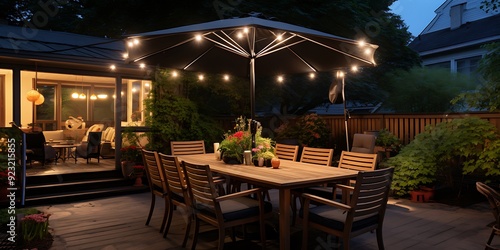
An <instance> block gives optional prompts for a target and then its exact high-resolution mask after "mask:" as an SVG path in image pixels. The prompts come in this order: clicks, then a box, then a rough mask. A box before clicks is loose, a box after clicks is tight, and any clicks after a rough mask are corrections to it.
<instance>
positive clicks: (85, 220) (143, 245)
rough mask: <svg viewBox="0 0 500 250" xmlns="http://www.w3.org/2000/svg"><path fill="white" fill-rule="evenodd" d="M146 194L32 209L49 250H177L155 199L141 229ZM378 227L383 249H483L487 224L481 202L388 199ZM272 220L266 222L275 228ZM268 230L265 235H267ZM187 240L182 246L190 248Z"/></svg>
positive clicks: (242, 245)
mask: <svg viewBox="0 0 500 250" xmlns="http://www.w3.org/2000/svg"><path fill="white" fill-rule="evenodd" d="M270 193H271V197H272V200H273V205H274V209H275V210H276V211H277V205H278V204H277V201H278V199H277V192H276V191H275V190H271V191H270ZM150 199H151V196H150V193H142V194H134V195H128V196H119V197H112V198H106V199H99V200H89V201H85V202H78V203H71V204H57V205H53V206H44V207H38V208H39V209H40V210H42V211H45V212H46V213H51V214H52V216H51V217H50V225H51V227H52V228H53V230H54V234H55V241H54V244H53V247H52V249H56V250H59V249H102V250H115V249H120V250H124V249H130V250H132V249H133V250H137V249H148V250H150V249H151V250H154V249H181V247H180V245H181V242H182V236H183V231H184V228H185V223H184V221H183V219H182V216H181V213H183V210H182V209H180V208H179V209H178V210H176V211H175V212H174V219H173V223H172V227H171V229H170V233H169V236H168V237H167V239H164V238H163V237H162V235H161V234H160V233H159V230H160V220H161V217H162V215H163V211H164V204H163V201H162V200H160V201H158V200H157V204H156V208H155V212H154V215H153V219H152V221H151V223H150V225H149V226H146V225H145V221H146V217H147V212H148V209H149V205H150ZM389 203H390V205H389V207H388V209H387V214H386V219H385V224H384V241H385V247H386V249H389V250H390V249H426V250H430V249H483V248H484V247H483V246H484V245H483V244H484V242H485V241H486V239H487V238H488V236H489V233H490V230H491V229H490V228H489V227H487V225H488V224H489V223H491V222H492V221H493V216H492V214H491V212H490V211H489V208H488V204H487V203H479V204H476V205H474V206H472V207H469V208H459V207H452V206H448V205H443V204H439V203H412V202H411V201H408V200H394V199H391V200H390V202H389ZM276 217H277V216H275V218H274V219H272V220H270V221H269V223H270V224H271V225H277V218H276ZM203 231H204V233H203V234H202V235H201V236H200V239H199V242H198V245H197V249H213V248H215V246H216V241H217V233H216V231H212V230H211V228H210V227H209V226H204V227H203ZM269 231H270V230H269ZM272 236H273V234H271V235H270V236H269V237H270V238H271V239H268V244H267V249H279V245H278V243H277V240H276V239H272V238H274V237H272ZM301 236H302V235H301V228H300V224H298V225H297V226H296V227H294V228H292V237H291V238H292V244H291V245H292V247H293V249H299V247H300V242H301V238H302V237H301ZM309 243H310V246H311V247H310V249H334V248H333V246H334V245H335V243H334V241H333V239H332V238H331V237H326V236H325V235H323V234H320V233H318V232H312V233H311V238H310V239H309ZM351 243H352V249H363V250H364V249H367V250H370V249H377V243H376V237H375V235H374V234H370V233H368V234H364V235H362V236H358V237H356V238H354V239H353V240H352V241H351ZM190 245H191V241H189V242H188V247H189V248H190ZM225 247H226V249H239V250H243V249H256V248H260V246H259V244H258V241H250V240H241V239H240V240H238V241H237V242H236V243H232V242H231V239H230V237H226V245H225Z"/></svg>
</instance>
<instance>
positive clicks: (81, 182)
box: [25, 171, 149, 206]
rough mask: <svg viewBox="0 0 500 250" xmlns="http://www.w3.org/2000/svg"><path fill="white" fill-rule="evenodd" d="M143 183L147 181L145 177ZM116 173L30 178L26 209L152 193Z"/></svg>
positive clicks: (28, 180)
mask: <svg viewBox="0 0 500 250" xmlns="http://www.w3.org/2000/svg"><path fill="white" fill-rule="evenodd" d="M143 180H145V178H144V177H143ZM143 183H144V185H143V186H142V187H136V186H134V180H131V179H125V178H123V177H122V175H121V173H118V172H117V171H101V172H91V173H71V174H59V175H43V176H28V177H27V178H26V200H25V206H34V205H50V204H59V203H67V202H75V201H80V200H81V201H83V200H88V199H96V198H102V197H110V196H117V195H127V194H134V193H140V192H147V191H149V187H148V186H147V183H146V182H145V181H143Z"/></svg>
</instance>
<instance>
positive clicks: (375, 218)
mask: <svg viewBox="0 0 500 250" xmlns="http://www.w3.org/2000/svg"><path fill="white" fill-rule="evenodd" d="M393 172H394V169H393V168H386V169H380V170H374V171H366V172H365V171H361V172H359V173H358V176H357V178H356V185H355V186H354V187H353V186H347V185H339V184H337V185H336V187H337V188H340V189H343V190H346V192H352V198H351V199H350V201H349V202H348V203H346V204H344V203H340V202H336V201H334V200H331V199H325V198H322V197H319V196H315V195H312V194H307V193H304V194H302V198H303V199H304V206H303V208H301V211H300V214H299V215H300V217H302V218H303V223H302V225H303V228H302V249H307V241H308V237H309V235H308V233H309V230H310V228H315V229H319V230H321V231H324V232H326V233H328V234H331V235H334V236H336V237H340V238H342V243H343V246H344V249H345V250H347V249H349V241H350V239H351V238H353V237H355V236H358V235H361V234H363V233H367V232H371V231H373V230H376V233H377V243H378V248H379V249H384V242H383V237H382V225H383V223H384V216H385V210H386V207H387V200H388V197H389V190H390V187H391V182H392V175H393ZM313 201H314V202H315V203H318V204H320V205H317V206H313V207H310V204H311V202H313Z"/></svg>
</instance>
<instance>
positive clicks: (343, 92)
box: [342, 77, 350, 152]
mask: <svg viewBox="0 0 500 250" xmlns="http://www.w3.org/2000/svg"><path fill="white" fill-rule="evenodd" d="M344 79H345V77H342V100H343V101H344V126H345V140H346V145H347V152H349V151H350V150H349V148H350V147H349V129H348V128H347V119H349V118H348V116H347V108H346V99H345V91H344V89H345V81H344Z"/></svg>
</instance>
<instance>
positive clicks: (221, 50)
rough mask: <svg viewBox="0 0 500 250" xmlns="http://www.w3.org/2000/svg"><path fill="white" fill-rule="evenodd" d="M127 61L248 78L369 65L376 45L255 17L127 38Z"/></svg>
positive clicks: (252, 84)
mask: <svg viewBox="0 0 500 250" xmlns="http://www.w3.org/2000/svg"><path fill="white" fill-rule="evenodd" d="M125 40H126V43H127V59H126V60H127V62H128V63H137V64H139V63H144V64H145V65H153V66H160V67H166V68H173V69H181V70H187V71H195V72H207V73H217V74H229V75H236V76H242V77H249V80H250V100H251V103H250V106H251V107H250V110H251V118H252V119H253V118H254V116H255V77H256V75H258V76H270V75H284V74H297V73H314V72H328V71H330V72H331V71H333V70H335V69H338V68H345V67H351V66H356V67H364V66H374V65H375V61H374V58H373V54H374V53H375V50H376V49H377V47H378V46H377V45H373V44H369V43H364V42H357V41H354V40H351V39H347V38H343V37H339V36H334V35H331V34H327V33H323V32H320V31H316V30H312V29H308V28H304V27H300V26H296V25H292V24H288V23H283V22H277V21H271V20H267V19H261V18H257V17H245V18H233V19H224V20H218V21H212V22H206V23H200V24H194V25H188V26H182V27H177V28H171V29H165V30H158V31H152V32H146V33H141V34H134V35H130V36H128V37H127V38H126V39H125Z"/></svg>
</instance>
